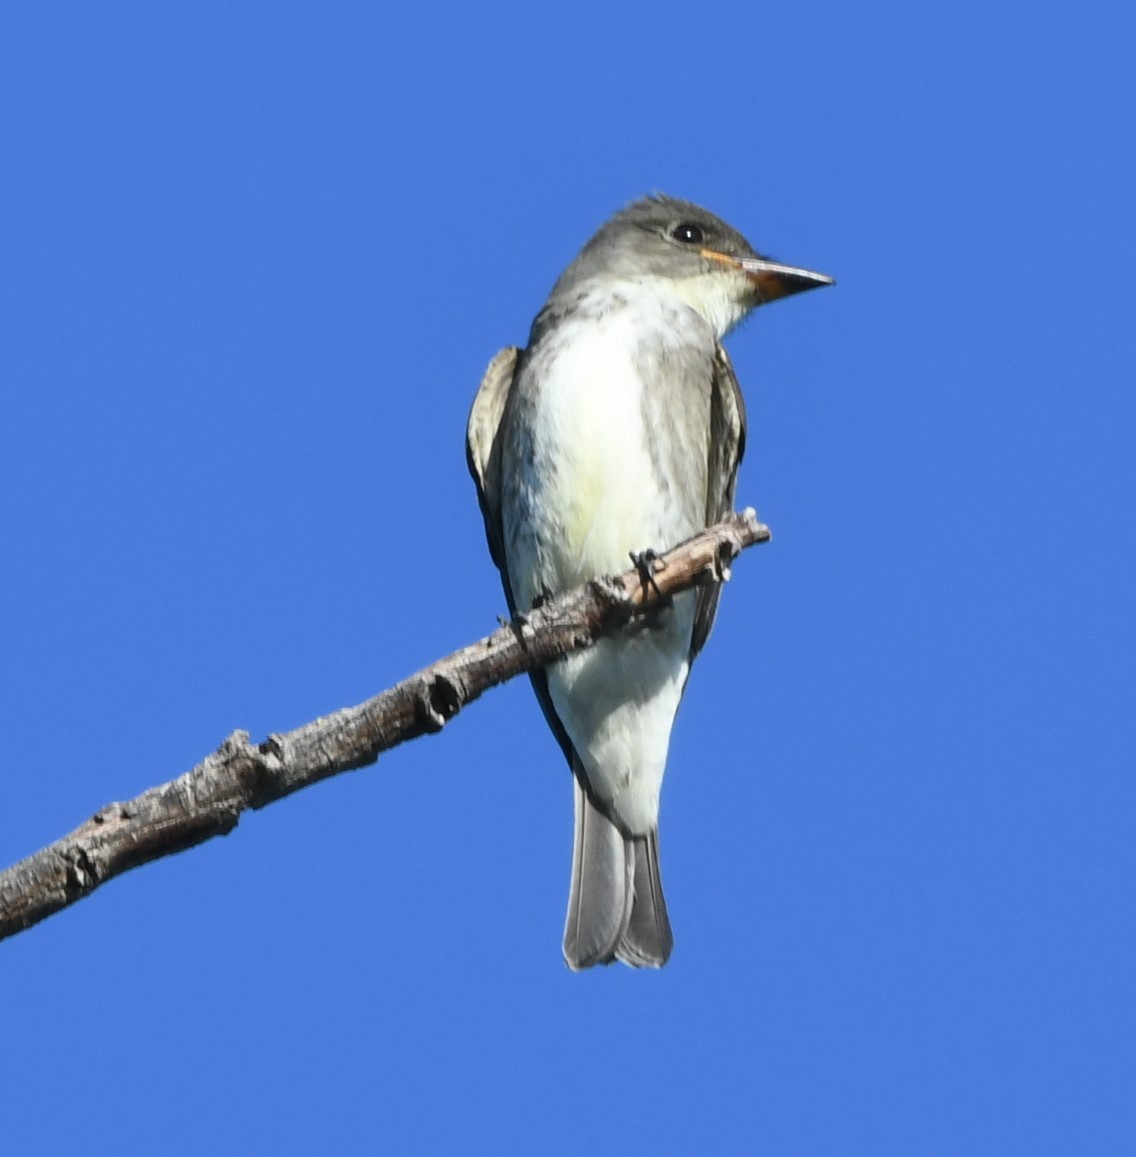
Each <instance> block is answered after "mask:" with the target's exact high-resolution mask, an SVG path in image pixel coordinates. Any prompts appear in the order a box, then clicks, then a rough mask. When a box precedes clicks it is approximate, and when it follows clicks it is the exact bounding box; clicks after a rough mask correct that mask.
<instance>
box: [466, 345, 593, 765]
mask: <svg viewBox="0 0 1136 1157" xmlns="http://www.w3.org/2000/svg"><path fill="white" fill-rule="evenodd" d="M519 356H520V351H519V350H518V349H517V347H516V346H507V347H506V348H505V349H503V350H502V351H501V352H500V353H499V354H498V355H497V356H496V357H495V358H494V359H493V360H492V361H491V362H490V363H489V368H488V369H487V370H486V371H485V376H484V377H483V378H482V379H481V385H480V386H479V387H478V390H477V397H475V398H474V399H473V409H472V410H470V413H469V423H468V425H467V426H466V434H465V456H466V461H467V462H468V464H469V472H470V474H472V475H473V481H474V484H475V485H476V486H477V498H478V501H479V502H480V503H481V513H482V516H483V517H484V519H485V537H486V538H487V539H488V540H489V553H490V554H491V555H492V556H493V561H494V562H495V563H496V564H497V569H498V570H499V571H500V572H501V585H502V586H503V587H504V588H505V601H506V602H507V603H508V604H509V613H510V614H512V615H515V614H516V613H517V602H516V599H515V598H514V597H513V586H512V583H510V581H509V567H508V563H507V562H506V559H505V529H504V525H503V524H502V521H501V439H500V438H499V437H498V434H499V433H500V430H501V421H502V419H503V418H504V416H505V404H506V402H507V401H508V399H509V391H510V390H511V389H512V388H513V379H514V377H515V376H516V371H517V359H518V357H519ZM526 609H527V608H526ZM529 679H530V681H531V682H532V685H533V690H534V691H535V692H536V697H537V701H538V702H539V703H540V709H541V711H543V712H544V718H545V720H546V721H547V722H548V726H549V728H550V729H551V731H552V734H553V735H555V736H556V742H557V743H559V744H560V749H561V750H562V751H563V752H564V758H565V759H567V760H568V763H569V764H571V763H572V757H573V754H574V753H573V750H572V741H571V740H570V739H569V738H568V733H567V732H566V731H565V730H564V724H563V723H561V722H560V717H559V716H558V715H557V714H556V709H555V708H554V707H553V706H552V698H551V696H550V695H549V694H548V679H547V678H546V677H545V674H544V671H543V669H542V670H539V671H530V672H529Z"/></svg>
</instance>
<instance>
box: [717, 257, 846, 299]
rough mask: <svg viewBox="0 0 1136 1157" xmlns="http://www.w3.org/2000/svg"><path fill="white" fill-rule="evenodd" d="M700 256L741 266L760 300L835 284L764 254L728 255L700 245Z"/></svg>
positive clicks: (819, 274) (827, 278)
mask: <svg viewBox="0 0 1136 1157" xmlns="http://www.w3.org/2000/svg"><path fill="white" fill-rule="evenodd" d="M702 256H703V257H707V258H709V259H710V260H711V261H720V262H722V264H723V265H729V266H732V267H733V268H734V269H740V270H741V272H742V273H744V274H745V275H746V277H747V278H748V279H749V280H750V282H752V284H753V285H754V287H755V288H756V289H757V292H758V294H759V295H760V297H761V300H762V301H763V302H766V301H776V300H777V298H779V297H788V296H789V295H790V294H792V293H803V292H804V291H805V290H806V289H819V288H820V287H821V286H822V285H835V284H836V282H835V281H834V280H833V279H832V278H831V277H828V276H826V275H825V274H823V273H813V271H812V270H811V269H798V268H797V266H795V265H782V264H781V263H780V262H779V261H768V260H766V259H765V258H764V257H730V256H729V255H728V254H725V253H718V252H717V251H716V250H714V249H703V250H702Z"/></svg>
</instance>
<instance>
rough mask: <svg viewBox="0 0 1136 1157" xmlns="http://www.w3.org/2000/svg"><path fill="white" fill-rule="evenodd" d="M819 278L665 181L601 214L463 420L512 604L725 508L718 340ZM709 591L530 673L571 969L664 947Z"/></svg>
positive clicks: (639, 962) (730, 407) (643, 957)
mask: <svg viewBox="0 0 1136 1157" xmlns="http://www.w3.org/2000/svg"><path fill="white" fill-rule="evenodd" d="M828 284H831V279H830V278H828V277H824V276H823V275H821V274H819V273H810V272H809V271H808V270H805V269H796V268H794V267H792V266H788V265H781V264H779V263H777V262H774V261H770V260H768V259H766V258H764V257H761V256H759V255H758V254H757V253H756V252H755V251H754V249H753V248H752V247H751V246H750V244H749V243H748V242H747V241H746V240H745V238H744V237H742V236H741V234H740V233H738V232H737V231H736V230H734V229H732V228H730V226H729V225H727V224H726V223H725V222H724V221H721V220H719V219H718V218H717V217H715V216H714V215H713V214H711V213H708V212H707V211H706V210H705V209H701V208H699V207H698V206H697V205H692V204H690V203H689V202H686V201H676V200H673V199H672V198H670V197H661V196H658V197H650V198H646V199H644V200H641V201H636V202H635V203H634V204H632V205H630V206H628V207H627V208H626V209H623V210H622V211H621V212H619V213H617V214H616V215H615V216H614V217H612V219H611V220H610V221H608V222H607V224H606V225H604V226H603V228H602V229H600V231H599V232H598V233H597V234H596V235H595V236H594V237H593V238H592V239H591V240H590V241H589V242H588V243H587V244H586V245H585V246H584V248H583V249H582V250H581V251H580V254H579V256H578V257H577V258H576V260H575V261H573V262H572V264H571V265H569V266H568V268H567V269H566V270H565V271H564V273H563V274H562V275H561V277H560V279H559V280H558V281H557V282H556V284H555V285H554V286H553V287H552V293H551V294H550V295H549V298H548V300H547V301H546V302H545V304H544V307H543V309H541V311H540V313H538V314H537V316H536V319H535V320H534V321H533V324H532V330H531V332H530V334H529V344H528V346H527V347H526V348H525V349H523V350H518V349H516V348H515V347H510V348H508V349H505V350H503V351H502V352H501V353H499V354H498V355H497V356H496V357H495V358H494V359H493V361H492V362H491V363H490V365H489V368H488V370H487V371H486V373H485V378H484V380H483V381H482V383H481V387H480V389H479V390H478V393H477V397H476V399H475V401H474V403H473V411H472V413H471V414H470V418H469V429H468V433H467V453H468V458H469V466H470V470H471V472H472V474H473V477H474V481H475V482H476V484H477V491H478V497H479V499H480V501H481V509H482V513H483V514H484V516H485V529H486V534H487V536H488V539H489V549H490V551H491V553H492V555H493V560H494V562H495V563H496V564H497V566H498V568H499V569H500V571H501V579H502V582H503V583H504V586H505V597H506V598H507V600H508V603H509V609H510V610H511V611H512V612H513V613H516V612H518V611H519V612H522V613H523V612H525V611H528V610H530V609H531V608H532V607H533V606H534V605H537V604H539V603H540V602H541V601H543V600H544V599H546V598H548V597H549V596H552V595H556V594H559V593H560V592H561V591H564V590H567V589H569V588H570V587H574V586H577V585H579V584H580V583H583V582H585V581H586V580H588V579H590V578H593V577H595V576H596V575H600V574H612V573H616V572H619V571H622V570H625V569H626V568H627V565H628V556H629V555H634V556H638V555H641V554H642V553H643V552H646V551H650V550H653V551H659V552H661V551H664V550H667V549H669V548H670V547H672V546H675V545H676V544H677V543H679V542H681V541H682V540H683V539H686V538H689V537H690V536H691V535H692V534H695V533H696V532H698V531H699V530H702V529H703V528H704V527H706V526H708V525H710V524H711V523H713V522H716V521H718V520H719V519H720V518H721V517H723V516H724V515H726V514H727V513H729V512H730V511H731V510H732V509H733V505H734V484H735V480H736V477H737V470H738V463H739V461H740V460H741V457H742V451H743V449H744V446H745V434H746V426H745V409H744V405H743V402H742V395H741V391H740V390H739V388H738V383H737V379H736V377H735V376H734V371H733V368H732V367H731V365H730V360H729V358H728V357H727V356H726V351H725V350H724V349H723V348H722V344H721V342H722V338H723V337H724V336H725V335H726V333H728V332H729V330H730V329H731V328H732V327H733V326H735V325H736V324H737V323H738V322H739V321H740V320H741V319H742V318H743V317H745V315H746V314H747V313H749V311H750V310H751V309H753V308H754V307H755V306H758V305H762V304H764V303H765V302H768V301H772V300H774V299H776V298H779V297H785V296H787V295H789V294H792V293H798V292H800V291H801V290H804V289H813V288H815V287H816V286H821V285H828ZM718 594H719V589H718V586H717V585H710V586H704V587H699V588H698V589H697V590H693V591H687V592H685V593H683V594H680V595H678V596H677V597H676V598H675V599H674V600H673V601H672V602H671V603H670V605H668V606H665V607H663V608H661V609H659V610H656V611H655V612H653V613H652V614H650V615H648V616H646V617H645V618H642V619H638V620H636V621H634V622H632V623H631V624H630V625H629V626H627V627H626V628H624V629H623V630H621V631H620V632H619V633H618V634H615V635H612V636H610V637H607V638H604V639H601V640H600V641H599V642H598V643H597V644H596V645H595V646H593V647H591V648H590V649H588V650H584V651H579V652H577V653H575V654H573V655H569V656H567V657H566V658H564V659H562V660H560V661H559V662H557V663H555V664H553V665H552V666H550V667H548V668H546V669H545V670H543V671H538V672H536V673H535V674H533V676H532V682H533V686H534V688H535V689H536V694H537V698H538V699H539V700H540V705H541V707H542V708H543V710H544V714H545V718H546V719H547V720H548V724H549V726H550V727H551V728H552V732H553V734H554V735H555V736H556V738H557V740H558V741H559V743H560V746H561V748H562V749H563V751H564V755H565V756H566V758H567V759H568V762H569V764H570V765H571V767H572V772H573V778H574V781H575V813H576V834H575V842H574V846H573V852H572V885H571V891H570V894H569V898H568V917H567V921H566V925H565V929H564V958H565V960H566V961H567V962H568V966H569V967H570V968H573V969H581V968H588V967H590V966H591V965H593V964H606V963H610V962H611V961H612V960H621V961H623V962H624V963H626V964H631V965H636V966H648V967H656V968H658V967H661V966H662V965H663V964H665V963H666V961H667V958H668V956H669V955H670V951H671V945H672V943H673V940H672V936H671V928H670V921H669V919H668V918H667V909H666V903H665V901H664V900H663V890H662V883H661V881H660V877H659V834H658V833H659V828H658V821H659V789H660V787H661V786H662V782H663V770H664V768H665V766H666V761H667V748H668V745H669V743H670V734H671V726H672V724H673V722H674V717H675V712H676V710H677V709H678V705H679V700H680V699H681V698H682V694H683V690H684V689H685V687H686V680H687V678H688V676H689V675H690V667H691V664H692V663H693V662H694V659H695V656H696V655H697V654H698V652H699V651H700V650H701V649H702V646H703V644H704V643H705V642H706V638H707V636H708V635H709V633H710V628H711V626H712V625H713V622H714V616H715V612H716V610H717V606H718Z"/></svg>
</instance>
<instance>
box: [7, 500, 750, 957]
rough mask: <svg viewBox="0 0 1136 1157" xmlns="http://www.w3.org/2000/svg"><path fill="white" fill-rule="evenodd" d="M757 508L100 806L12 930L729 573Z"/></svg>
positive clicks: (16, 898) (37, 862) (22, 895)
mask: <svg viewBox="0 0 1136 1157" xmlns="http://www.w3.org/2000/svg"><path fill="white" fill-rule="evenodd" d="M769 537H770V534H769V529H768V527H765V526H763V525H762V524H761V523H760V522H758V521H757V515H756V514H755V513H754V511H753V510H752V509H750V510H746V511H745V512H744V513H742V514H734V515H731V516H730V517H729V518H727V519H725V520H724V521H722V522H720V523H718V524H717V525H715V526H712V527H710V528H709V529H708V530H705V531H703V532H702V533H701V534H698V535H696V536H695V537H694V538H691V539H689V540H688V541H687V542H685V543H683V544H681V545H680V546H676V547H675V548H674V549H673V550H670V551H667V553H666V554H663V555H660V556H659V558H658V559H657V560H656V561H655V562H654V563H653V565H652V574H651V577H650V578H647V577H646V575H645V572H644V569H643V568H642V567H636V568H633V569H631V570H628V571H626V572H625V573H623V574H621V575H618V576H614V577H607V578H600V579H595V580H593V581H592V582H589V583H587V584H585V585H584V586H582V587H577V588H576V589H575V590H572V591H568V592H567V593H565V594H563V595H561V596H559V597H558V598H555V599H552V600H550V601H549V602H547V603H545V604H544V605H543V606H541V607H540V608H538V609H537V610H534V611H532V612H531V613H529V614H527V615H518V616H517V617H516V618H515V619H514V620H513V621H512V622H511V623H507V624H505V625H504V626H502V627H501V629H500V630H497V631H494V632H493V634H492V635H489V636H487V637H486V638H484V639H480V640H479V641H478V642H476V643H473V644H471V645H470V646H468V647H463V648H462V649H461V650H460V651H455V652H454V653H453V654H452V655H449V656H448V657H447V658H445V659H440V660H439V661H438V662H436V663H432V664H431V665H430V666H429V667H425V668H423V669H422V670H421V671H419V672H417V673H416V674H414V675H411V676H410V678H409V679H404V680H403V681H402V682H401V683H398V684H396V685H395V686H394V687H392V688H390V690H388V691H383V692H382V693H381V694H379V695H376V696H375V697H374V698H373V699H368V700H367V702H366V703H361V704H359V705H358V706H357V707H345V708H343V709H342V710H341V711H336V712H335V713H334V714H332V715H325V716H323V717H322V718H320V719H316V720H315V721H314V722H312V723H308V724H305V725H304V726H303V727H298V728H296V730H295V731H288V732H285V733H284V734H280V735H270V736H269V737H268V738H267V739H266V740H264V742H263V743H259V744H253V743H252V742H251V741H250V739H249V735H248V732H245V731H234V732H233V734H232V735H230V736H229V737H228V739H226V740H225V741H224V743H222V744H221V746H220V747H219V748H218V749H217V750H216V751H215V752H214V753H213V754H212V755H210V756H208V757H207V758H206V759H205V760H204V761H203V762H201V763H199V764H198V765H197V766H196V767H195V768H193V770H192V771H188V772H186V773H185V774H184V775H181V776H179V777H178V778H177V779H175V780H171V781H170V782H169V783H164V784H161V785H160V786H158V787H153V788H150V790H149V791H145V792H143V793H142V794H141V795H139V796H136V797H135V798H134V799H132V800H129V801H127V802H126V803H112V804H108V805H107V806H106V807H104V808H102V809H101V810H100V811H98V812H96V813H95V814H94V815H93V816H92V817H91V818H90V819H89V820H87V821H86V823H84V824H82V825H81V826H80V827H78V828H76V829H75V831H73V832H71V834H70V835H67V836H64V837H63V839H61V840H57V841H56V842H55V843H53V844H51V845H49V846H48V847H46V848H44V849H43V850H42V851H39V852H36V853H35V854H34V855H32V856H29V857H28V858H27V859H26V860H21V861H20V862H19V863H18V864H15V865H13V866H12V867H11V868H9V869H7V871H5V872H2V873H0V940H2V939H4V938H5V937H7V936H11V935H14V934H15V933H16V932H20V931H22V930H23V929H25V928H29V927H31V925H33V924H35V923H38V922H39V921H40V920H43V919H44V918H45V917H47V916H50V915H51V914H52V913H53V912H57V911H59V909H60V908H65V907H67V906H68V905H70V904H74V903H75V901H76V900H81V899H82V898H83V897H84V896H89V895H90V894H91V892H93V891H94V890H95V889H96V888H97V887H98V886H99V885H100V884H104V883H106V881H107V880H109V879H111V878H112V877H114V876H117V875H120V874H121V873H122V872H125V871H127V870H128V869H130V868H136V867H138V866H139V865H140V864H145V863H148V862H149V861H151V860H156V859H158V858H160V857H161V856H168V855H170V854H171V853H173V852H180V851H184V850H185V849H186V848H190V847H193V845H194V844H199V843H202V842H203V841H204V840H208V839H211V838H212V837H213V836H223V835H226V834H227V833H228V832H231V831H232V830H233V828H235V827H236V826H237V820H238V819H239V818H240V815H241V812H243V811H246V810H247V809H249V808H261V807H264V806H265V805H266V804H269V803H272V802H273V800H278V799H281V798H282V797H284V796H286V795H291V793H292V792H294V791H299V790H300V788H302V787H307V786H308V785H309V784H313V783H317V782H318V781H319V780H321V779H326V778H328V776H332V775H337V774H338V773H339V772H341V771H349V770H351V769H352V768H357V767H363V766H364V765H366V764H368V763H373V762H374V761H375V760H376V759H377V758H378V756H379V753H380V752H383V751H386V750H388V749H389V748H391V747H394V746H396V745H397V744H399V743H403V742H405V741H406V740H407V739H414V738H416V737H417V736H419V735H424V734H427V733H429V732H434V731H440V730H441V729H442V728H443V727H444V726H445V725H446V723H448V722H449V720H451V719H452V718H453V717H454V716H455V715H456V714H457V713H458V712H459V711H460V710H461V709H462V708H463V707H464V706H465V705H466V704H467V703H472V702H473V700H475V699H477V698H478V697H479V696H480V695H481V694H482V693H483V692H485V691H487V690H489V688H490V687H496V686H497V685H498V684H499V683H504V682H505V681H506V680H508V679H512V678H513V677H514V676H515V675H519V674H521V673H522V672H524V671H530V670H533V669H534V668H537V667H543V666H547V664H549V663H551V662H554V661H555V660H556V659H559V658H560V657H561V656H563V655H566V654H568V653H570V652H572V651H577V650H581V649H583V648H584V647H588V646H591V644H592V643H594V642H595V641H596V639H598V638H600V637H601V636H602V635H605V634H608V633H610V632H611V631H614V630H616V629H617V628H618V627H620V626H622V625H623V624H624V623H626V622H627V621H628V620H629V619H630V618H632V616H634V615H635V614H637V613H640V612H642V611H645V610H647V609H649V608H651V607H652V606H656V605H658V604H659V602H661V601H662V600H664V599H666V598H668V597H670V596H671V595H674V594H676V593H678V592H679V591H682V590H685V589H687V588H688V587H692V586H695V585H697V584H698V583H701V582H709V581H714V580H724V579H726V578H728V577H729V565H730V563H731V562H732V561H733V560H734V558H736V557H737V555H738V554H739V553H740V552H741V551H742V550H744V549H745V548H746V547H747V546H752V545H754V544H755V543H759V542H766V541H768V539H769Z"/></svg>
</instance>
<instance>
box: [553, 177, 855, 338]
mask: <svg viewBox="0 0 1136 1157" xmlns="http://www.w3.org/2000/svg"><path fill="white" fill-rule="evenodd" d="M601 280H611V281H628V282H637V283H645V282H646V283H655V284H657V285H659V286H661V287H665V289H666V290H667V291H668V292H673V293H674V294H675V295H676V296H678V297H680V298H681V299H682V300H683V301H685V302H686V303H687V304H688V305H690V306H691V307H692V308H693V309H695V310H696V311H697V312H698V313H700V314H701V315H702V316H703V317H705V318H706V320H707V321H708V322H709V323H710V324H711V325H712V326H713V328H714V329H715V331H716V332H717V333H718V335H719V336H722V335H723V334H725V333H726V332H727V331H728V330H729V329H731V328H732V327H733V326H734V325H736V324H737V323H738V322H739V321H740V320H741V319H742V318H743V317H744V316H745V315H746V314H747V313H749V311H750V310H751V309H753V308H755V307H756V306H759V305H764V304H765V303H766V302H770V301H775V300H777V298H779V297H788V296H789V295H790V294H793V293H800V292H802V291H803V290H806V289H817V288H819V287H820V286H822V285H832V284H833V280H832V278H831V277H826V276H825V275H824V274H823V273H813V272H811V271H810V270H808V269H799V268H797V267H795V266H792V265H783V264H781V263H780V262H778V261H772V260H770V259H769V258H767V257H763V256H762V255H761V254H759V253H758V252H757V251H756V250H755V249H754V248H753V246H752V245H750V243H749V242H748V241H747V240H746V239H745V238H744V237H743V236H742V235H741V234H740V233H739V232H738V231H737V230H736V229H734V228H732V227H731V226H730V225H727V224H726V222H725V221H723V220H721V218H719V217H715V216H714V214H713V213H710V212H708V211H707V210H706V209H703V208H701V207H700V206H698V205H694V204H692V203H691V202H689V201H679V200H676V199H675V198H673V197H664V196H654V197H645V198H644V199H642V200H640V201H635V202H634V203H633V204H631V205H628V206H627V208H626V209H622V210H620V211H619V212H618V213H616V214H615V216H614V217H612V218H611V219H610V220H609V221H608V222H607V223H606V224H605V225H604V226H603V227H602V228H601V229H600V230H599V232H597V233H596V235H595V236H594V237H593V238H592V239H591V240H590V241H589V242H588V243H587V244H586V245H585V246H584V248H583V249H582V250H581V251H580V254H579V256H578V257H577V258H576V260H575V261H573V262H572V264H571V265H570V266H569V267H568V268H567V269H566V270H565V271H564V273H563V275H562V276H561V278H560V280H559V281H558V282H557V284H556V287H555V288H554V289H553V294H554V295H558V294H561V293H568V292H572V291H575V290H577V289H582V288H584V287H586V286H587V285H588V284H589V283H592V282H596V281H601Z"/></svg>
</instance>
